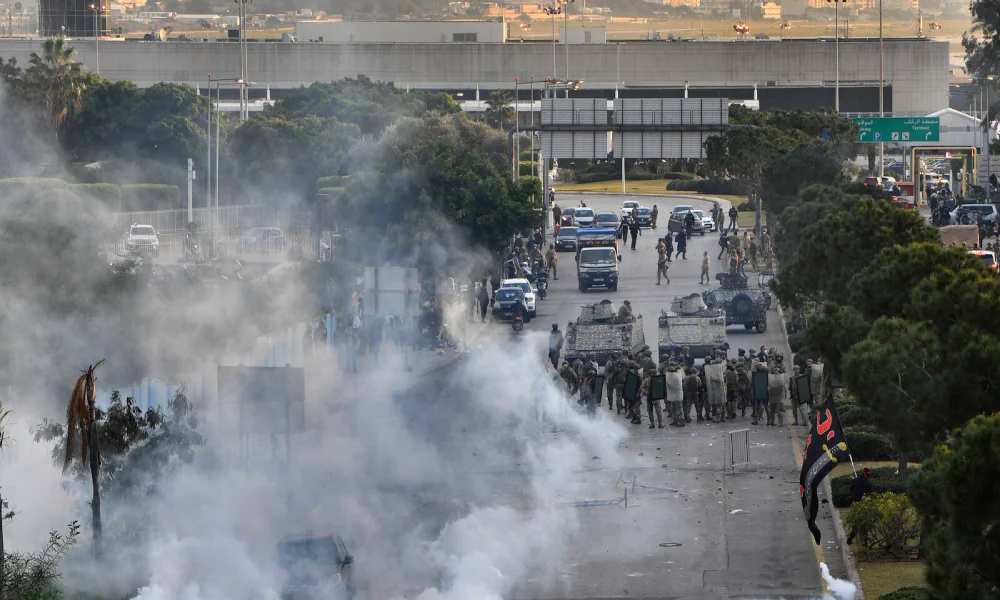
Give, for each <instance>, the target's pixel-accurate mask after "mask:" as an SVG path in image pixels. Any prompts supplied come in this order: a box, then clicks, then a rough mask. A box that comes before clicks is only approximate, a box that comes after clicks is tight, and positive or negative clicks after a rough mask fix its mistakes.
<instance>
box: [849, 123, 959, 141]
mask: <svg viewBox="0 0 1000 600" xmlns="http://www.w3.org/2000/svg"><path fill="white" fill-rule="evenodd" d="M852 120H853V121H854V122H855V123H857V125H858V128H859V130H860V131H859V132H858V141H859V142H902V143H907V142H910V143H914V144H919V143H921V142H938V141H941V119H939V118H938V117H854V119H852Z"/></svg>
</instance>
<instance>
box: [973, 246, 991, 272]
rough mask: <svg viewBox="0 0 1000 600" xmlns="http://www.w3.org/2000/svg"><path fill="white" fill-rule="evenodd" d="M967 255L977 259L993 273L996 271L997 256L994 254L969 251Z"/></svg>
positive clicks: (984, 251) (985, 251) (986, 251)
mask: <svg viewBox="0 0 1000 600" xmlns="http://www.w3.org/2000/svg"><path fill="white" fill-rule="evenodd" d="M969 254H971V255H973V256H975V257H977V258H979V260H981V261H982V262H983V264H984V265H986V266H987V267H989V268H991V269H993V270H994V271H996V270H997V255H996V254H995V253H993V252H990V251H989V250H969Z"/></svg>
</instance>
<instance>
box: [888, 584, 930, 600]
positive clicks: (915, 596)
mask: <svg viewBox="0 0 1000 600" xmlns="http://www.w3.org/2000/svg"><path fill="white" fill-rule="evenodd" d="M930 597H931V595H930V593H928V591H927V588H925V587H920V586H917V585H911V586H909V587H904V588H899V589H898V590H896V591H894V592H889V593H888V594H882V595H881V596H879V597H878V598H876V599H875V600H930Z"/></svg>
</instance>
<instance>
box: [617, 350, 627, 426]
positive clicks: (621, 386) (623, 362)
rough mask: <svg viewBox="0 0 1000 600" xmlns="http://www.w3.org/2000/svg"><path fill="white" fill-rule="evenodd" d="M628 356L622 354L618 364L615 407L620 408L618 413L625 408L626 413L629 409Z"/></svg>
mask: <svg viewBox="0 0 1000 600" xmlns="http://www.w3.org/2000/svg"><path fill="white" fill-rule="evenodd" d="M628 362H629V361H628V357H626V356H622V357H621V358H619V359H618V365H617V366H616V368H615V369H616V370H615V398H616V400H615V407H616V408H617V409H618V412H617V414H619V415H620V414H622V411H623V410H625V411H626V414H628V411H627V409H626V407H625V378H626V377H628Z"/></svg>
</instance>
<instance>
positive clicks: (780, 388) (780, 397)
mask: <svg viewBox="0 0 1000 600" xmlns="http://www.w3.org/2000/svg"><path fill="white" fill-rule="evenodd" d="M782 374H783V373H782V371H781V368H779V367H774V369H772V370H771V373H770V377H769V378H768V382H767V424H768V425H774V424H775V423H774V421H775V417H777V421H778V423H777V424H778V426H779V427H784V426H785V406H784V404H785V382H784V380H783V379H782V378H781V376H782Z"/></svg>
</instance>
